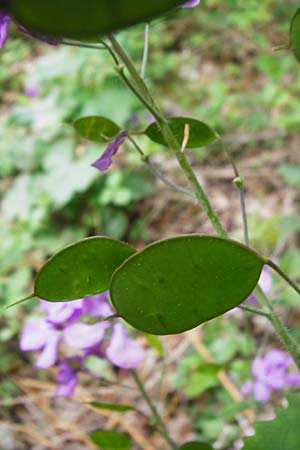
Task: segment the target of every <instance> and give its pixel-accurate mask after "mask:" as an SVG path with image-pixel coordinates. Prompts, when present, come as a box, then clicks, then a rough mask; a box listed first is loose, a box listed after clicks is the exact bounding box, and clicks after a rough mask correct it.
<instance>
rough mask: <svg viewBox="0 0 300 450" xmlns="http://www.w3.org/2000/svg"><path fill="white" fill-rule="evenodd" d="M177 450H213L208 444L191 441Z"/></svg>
mask: <svg viewBox="0 0 300 450" xmlns="http://www.w3.org/2000/svg"><path fill="white" fill-rule="evenodd" d="M179 450H213V448H212V446H211V445H209V444H204V443H203V442H196V441H193V442H188V443H187V444H184V445H182V446H181V447H180V449H179Z"/></svg>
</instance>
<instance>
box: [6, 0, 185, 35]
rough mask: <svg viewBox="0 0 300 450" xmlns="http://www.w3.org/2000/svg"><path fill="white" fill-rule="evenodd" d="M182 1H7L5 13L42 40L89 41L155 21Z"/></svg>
mask: <svg viewBox="0 0 300 450" xmlns="http://www.w3.org/2000/svg"><path fill="white" fill-rule="evenodd" d="M181 3H182V0H151V1H141V0H113V1H111V0H88V2H84V1H82V0H43V1H41V0H26V1H25V0H24V1H22V0H21V1H20V0H5V10H8V11H9V13H10V14H11V15H12V16H14V17H15V18H16V19H17V21H18V22H19V23H20V24H21V25H23V26H24V27H25V28H27V29H28V30H31V31H33V32H35V33H39V34H40V35H42V36H54V37H70V38H88V37H94V36H96V35H99V34H106V33H110V32H113V31H116V30H119V29H121V28H125V27H128V26H130V25H133V24H135V23H140V22H147V21H149V20H151V19H152V18H154V17H156V16H158V15H160V14H163V13H165V12H167V11H168V10H170V9H172V8H175V7H176V6H179V5H180V4H181Z"/></svg>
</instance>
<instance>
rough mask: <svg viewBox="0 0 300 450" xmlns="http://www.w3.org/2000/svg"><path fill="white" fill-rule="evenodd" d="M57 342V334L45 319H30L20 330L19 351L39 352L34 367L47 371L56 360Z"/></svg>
mask: <svg viewBox="0 0 300 450" xmlns="http://www.w3.org/2000/svg"><path fill="white" fill-rule="evenodd" d="M59 340H60V336H59V333H58V332H57V330H56V329H55V328H54V327H53V326H52V325H51V324H49V323H48V322H47V321H46V320H45V319H30V320H28V321H27V322H26V323H25V326H24V328H23V330H22V333H21V339H20V349H21V350H22V351H23V352H30V351H37V350H41V353H40V356H39V357H38V359H37V361H36V363H35V366H36V367H38V368H39V369H48V368H49V367H51V366H52V365H53V364H55V362H56V360H57V352H58V343H59Z"/></svg>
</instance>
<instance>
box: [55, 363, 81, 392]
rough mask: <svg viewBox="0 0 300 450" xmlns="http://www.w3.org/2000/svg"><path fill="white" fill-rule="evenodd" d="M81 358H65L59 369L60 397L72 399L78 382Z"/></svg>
mask: <svg viewBox="0 0 300 450" xmlns="http://www.w3.org/2000/svg"><path fill="white" fill-rule="evenodd" d="M81 359H82V358H81V357H80V356H78V357H74V358H72V359H71V358H69V359H66V358H63V359H62V360H61V361H60V364H59V366H58V369H57V388H56V395H57V396H58V397H70V396H71V395H73V394H74V391H75V389H76V386H77V381H78V372H79V370H80V365H81Z"/></svg>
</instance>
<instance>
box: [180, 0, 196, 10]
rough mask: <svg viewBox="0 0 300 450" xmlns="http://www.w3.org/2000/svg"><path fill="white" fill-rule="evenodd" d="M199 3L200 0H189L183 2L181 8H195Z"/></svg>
mask: <svg viewBox="0 0 300 450" xmlns="http://www.w3.org/2000/svg"><path fill="white" fill-rule="evenodd" d="M199 3H200V0H189V1H188V2H185V3H183V5H181V6H180V8H195V6H198V5H199Z"/></svg>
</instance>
